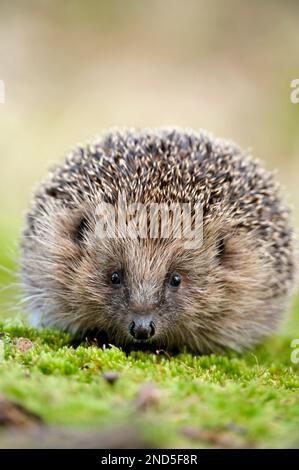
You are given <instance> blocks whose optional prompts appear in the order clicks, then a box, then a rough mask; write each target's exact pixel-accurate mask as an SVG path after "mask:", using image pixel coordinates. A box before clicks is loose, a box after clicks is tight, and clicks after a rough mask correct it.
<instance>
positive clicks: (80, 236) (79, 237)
mask: <svg viewBox="0 0 299 470" xmlns="http://www.w3.org/2000/svg"><path fill="white" fill-rule="evenodd" d="M88 229H89V222H88V220H87V218H86V217H84V216H83V217H82V218H81V220H80V221H79V223H78V225H77V227H76V230H75V233H74V238H75V241H76V242H77V243H79V244H81V243H82V242H83V241H84V238H85V234H86V232H87V231H88Z"/></svg>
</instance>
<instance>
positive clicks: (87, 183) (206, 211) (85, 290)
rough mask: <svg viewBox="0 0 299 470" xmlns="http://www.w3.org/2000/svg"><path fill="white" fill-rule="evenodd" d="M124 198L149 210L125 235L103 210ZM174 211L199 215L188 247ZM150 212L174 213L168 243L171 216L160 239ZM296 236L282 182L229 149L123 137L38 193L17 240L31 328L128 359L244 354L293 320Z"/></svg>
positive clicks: (199, 136)
mask: <svg viewBox="0 0 299 470" xmlns="http://www.w3.org/2000/svg"><path fill="white" fill-rule="evenodd" d="M120 195H121V201H124V199H126V204H127V206H126V208H127V207H132V206H133V207H135V208H136V207H137V206H136V204H137V205H140V206H141V207H142V208H145V210H143V211H142V216H141V215H140V213H139V219H138V223H135V225H134V224H133V225H132V224H131V226H130V227H129V222H132V220H133V222H134V215H136V214H134V213H133V214H132V213H130V214H122V216H123V215H124V219H123V220H122V222H124V224H122V227H121V228H120V227H119V225H120V224H118V223H119V222H120V219H121V217H122V216H121V215H120V214H119V213H118V215H116V216H115V217H112V215H113V214H112V213H111V211H109V210H108V209H107V208H114V209H116V206H117V205H118V204H119V201H120ZM173 204H175V207H179V208H180V210H179V211H178V213H179V215H182V213H183V207H188V208H189V212H188V215H189V219H188V220H189V222H190V224H189V226H188V227H189V229H188V230H186V233H185V234H183V235H182V233H179V232H180V231H179V230H175V229H178V228H181V223H182V219H180V218H179V219H178V218H177V217H174V213H173V212H172V211H171V207H172V205H173ZM153 205H154V206H155V207H158V208H159V207H160V205H163V208H164V209H165V207H166V209H167V208H168V209H169V213H170V214H172V215H171V216H169V217H168V219H167V224H166V226H167V227H168V226H169V225H171V224H172V226H171V228H170V230H168V232H167V233H166V235H167V236H165V233H164V232H163V233H162V231H161V226H160V225H159V224H160V223H161V221H162V219H163V217H164V216H165V211H164V212H163V211H161V213H159V214H158V217H157V218H156V225H155V227H156V228H157V230H156V231H155V233H154V236H151V234H152V232H151V231H149V226H148V222H149V219H150V214H151V212H150V211H149V210H148V208H149V207H151V206H153ZM103 207H105V210H103ZM122 207H123V206H122ZM99 208H101V210H99ZM199 209H200V210H199ZM123 212H124V211H123ZM166 212H167V210H166ZM108 213H109V214H110V216H109V217H108V216H107V214H108ZM115 213H117V211H115ZM199 213H200V217H195V215H196V214H199ZM105 214H106V215H105ZM111 214H112V215H111ZM164 218H165V217H164ZM198 220H199V222H198ZM135 222H136V221H135ZM141 222H142V224H141ZM195 222H197V223H196V224H195ZM112 225H113V230H112V229H111V227H112ZM195 225H196V227H195ZM114 226H117V230H114ZM141 226H142V233H141V232H140V231H138V229H139V228H140V227H141ZM186 226H187V224H186ZM104 227H105V230H104ZM132 227H133V229H134V230H133V229H132ZM125 229H126V230H125ZM116 232H117V233H116ZM191 232H192V233H193V241H194V240H195V238H196V242H194V243H186V241H187V242H188V240H189V238H188V237H189V235H191ZM199 233H200V234H201V237H199V236H198V237H195V235H196V234H199ZM194 234H195V235H194ZM178 235H181V236H178ZM294 238H295V237H294V231H293V229H292V227H291V223H290V211H289V209H288V207H287V205H286V204H285V202H284V201H283V199H282V198H281V196H280V187H279V185H278V183H276V182H275V181H274V177H273V174H272V173H270V172H268V171H266V170H265V169H264V168H263V166H262V165H261V164H260V162H259V161H258V160H255V159H253V158H252V157H251V155H249V154H248V153H247V152H244V151H242V150H240V148H239V147H238V146H237V145H236V144H234V143H233V142H231V141H228V140H224V139H219V138H214V137H213V135H211V134H209V133H207V132H206V131H199V132H194V131H191V130H186V131H185V130H184V131H183V130H180V129H179V128H162V129H156V130H148V129H145V130H134V129H133V130H125V131H120V130H113V131H110V132H108V133H107V134H105V135H104V136H103V137H101V138H98V139H97V140H95V141H94V142H92V143H89V144H86V145H79V146H77V147H76V148H75V149H74V151H73V152H71V153H70V154H69V155H68V156H67V158H66V159H65V161H64V162H63V163H62V164H60V165H58V166H56V167H55V168H53V169H52V170H51V171H50V173H49V175H48V177H47V179H46V180H45V181H44V182H43V183H42V184H41V186H40V187H39V188H38V189H37V191H36V193H35V195H34V198H33V201H32V204H31V207H30V209H29V211H28V213H27V216H26V226H25V229H24V231H23V235H22V242H21V269H20V273H21V282H22V286H23V292H24V294H23V298H24V301H25V302H26V303H27V305H28V312H29V315H30V319H31V321H32V322H33V324H34V325H36V326H42V327H52V328H58V329H60V330H63V331H67V332H69V333H71V334H72V335H74V336H75V337H79V338H81V339H84V338H86V337H89V336H90V335H92V337H97V338H101V341H102V343H103V344H113V345H116V346H117V347H120V348H123V349H124V350H131V349H143V348H149V349H154V350H165V351H172V350H173V351H189V352H192V353H195V354H209V353H218V352H219V353H222V352H224V351H228V350H235V351H243V350H246V349H248V348H250V347H253V346H254V345H255V344H257V343H258V342H260V341H261V340H262V339H263V338H264V337H266V336H267V335H269V334H271V333H272V332H273V331H274V330H275V329H276V328H277V327H278V326H279V324H280V322H281V320H282V319H283V317H284V315H283V313H284V311H285V310H286V308H287V306H288V302H289V299H290V295H291V293H292V290H293V286H294V279H295V270H296V269H295V268H296V266H295V264H296V263H295V242H294ZM190 240H191V236H190Z"/></svg>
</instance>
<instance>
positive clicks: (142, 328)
mask: <svg viewBox="0 0 299 470" xmlns="http://www.w3.org/2000/svg"><path fill="white" fill-rule="evenodd" d="M129 330H130V334H131V336H133V338H135V339H137V340H141V341H142V340H143V341H144V340H147V339H149V338H151V337H152V336H154V334H155V332H156V327H155V323H154V322H153V321H152V319H151V318H139V317H136V318H135V320H133V321H132V322H131V323H130V325H129Z"/></svg>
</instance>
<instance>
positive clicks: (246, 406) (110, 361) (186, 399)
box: [0, 320, 299, 447]
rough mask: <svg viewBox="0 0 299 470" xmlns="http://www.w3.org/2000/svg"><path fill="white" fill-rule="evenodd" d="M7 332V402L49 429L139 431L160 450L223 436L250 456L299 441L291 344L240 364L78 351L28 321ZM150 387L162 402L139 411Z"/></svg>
mask: <svg viewBox="0 0 299 470" xmlns="http://www.w3.org/2000/svg"><path fill="white" fill-rule="evenodd" d="M0 331H1V332H4V333H5V335H4V336H2V339H1V340H2V342H3V344H4V345H5V348H4V349H5V355H4V360H3V361H2V362H1V364H0V393H3V394H4V395H5V396H6V397H8V398H11V399H14V400H17V401H18V402H20V403H22V404H23V405H25V406H26V407H28V408H29V409H30V410H32V411H34V412H36V413H38V414H39V415H41V416H42V417H43V419H44V420H45V421H46V422H47V423H49V424H55V425H62V426H66V427H67V426H76V427H78V428H81V429H82V428H84V429H90V428H97V427H101V428H102V427H103V426H104V425H107V424H108V423H109V425H113V424H120V423H121V424H123V423H128V422H129V423H132V422H133V423H137V424H138V425H140V426H141V430H142V432H143V433H144V435H145V436H146V437H147V438H150V439H151V440H152V442H156V443H157V442H159V445H160V446H181V445H184V446H186V445H187V446H188V445H190V446H191V445H192V446H194V445H195V446H207V445H210V443H209V442H201V440H200V438H199V440H198V441H193V442H192V441H191V440H188V438H187V437H186V436H183V434H182V430H183V429H184V428H186V427H188V428H190V427H191V428H192V429H194V430H201V431H202V430H205V431H209V432H213V433H215V434H216V435H217V433H218V434H219V433H223V432H225V433H228V435H229V436H230V438H231V439H236V438H237V439H238V441H237V442H238V444H239V445H245V446H247V445H250V446H252V445H253V446H257V447H264V446H273V447H276V446H287V445H291V444H292V442H293V440H294V439H295V437H296V432H297V431H296V429H297V428H298V424H299V393H298V388H299V375H298V370H299V368H298V365H296V364H293V363H292V362H291V360H290V354H291V351H292V350H291V348H290V343H291V339H292V337H291V336H290V337H285V338H283V337H275V338H273V339H271V340H269V341H268V342H267V343H266V344H264V345H263V346H261V347H259V348H257V349H256V351H254V352H249V353H247V354H245V355H243V356H241V355H237V354H229V355H228V356H216V355H211V356H192V355H190V354H179V355H177V356H175V357H170V358H169V357H167V356H166V355H163V354H162V355H156V354H151V353H145V352H134V353H131V354H129V355H126V354H125V353H124V352H122V351H121V350H120V349H118V348H115V347H113V348H111V349H104V350H103V349H99V348H97V347H96V346H93V345H92V346H91V345H87V344H82V345H80V346H79V347H77V348H74V347H73V346H72V344H71V338H70V337H69V336H68V335H65V334H63V333H59V332H56V331H50V330H42V331H37V330H35V329H33V328H30V327H28V326H27V325H26V324H25V323H23V322H22V321H21V320H15V321H12V320H6V321H3V322H2V323H0ZM297 336H299V331H298V334H297ZM16 337H25V338H28V339H30V340H31V341H32V342H33V343H34V348H32V349H30V350H28V351H27V352H21V351H20V350H18V348H17V347H16V345H15V343H14V341H13V340H14V338H16ZM108 370H109V371H110V370H114V371H118V373H119V379H118V380H117V381H116V383H115V384H114V385H113V386H111V385H110V384H109V383H107V382H106V381H105V379H104V377H103V372H105V371H108ZM146 382H151V383H153V384H154V385H155V387H157V388H158V389H159V391H160V397H159V400H158V401H157V403H154V404H153V405H152V406H150V407H149V409H148V410H147V411H141V410H140V409H139V408H138V406H137V405H136V403H137V402H136V397H137V396H138V394H139V391H140V387H141V386H142V385H143V384H144V383H146ZM232 442H234V441H232Z"/></svg>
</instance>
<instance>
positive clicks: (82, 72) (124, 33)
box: [0, 0, 299, 237]
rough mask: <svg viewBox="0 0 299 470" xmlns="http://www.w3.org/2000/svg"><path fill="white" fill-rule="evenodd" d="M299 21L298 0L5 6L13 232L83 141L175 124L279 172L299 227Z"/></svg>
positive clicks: (4, 122) (5, 110) (1, 17)
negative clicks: (248, 153) (48, 178)
mask: <svg viewBox="0 0 299 470" xmlns="http://www.w3.org/2000/svg"><path fill="white" fill-rule="evenodd" d="M298 20H299V3H298V2H297V1H277V0H276V1H275V0H274V1H271V2H270V1H262V2H261V1H257V0H255V1H251V2H245V1H240V0H239V1H233V0H227V1H226V2H221V1H220V0H218V1H208V0H199V1H196V0H187V1H185V2H183V1H174V0H163V1H161V0H160V1H158V0H152V1H146V0H144V1H143V0H128V1H126V0H123V1H121V0H118V1H117V0H110V1H108V0H106V1H104V0H102V1H95V0H94V1H90V0H89V1H83V0H82V1H79V0H77V1H76V0H75V1H72V2H66V1H57V0H56V1H45V0H44V1H42V0H39V1H33V0H29V1H27V2H21V1H14V2H12V1H1V6H0V79H1V80H4V81H5V85H6V103H5V104H2V105H0V131H1V137H0V162H1V163H0V165H1V167H0V170H1V171H0V213H1V230H2V232H3V233H4V232H8V233H16V231H12V230H13V229H12V228H14V227H19V226H20V225H21V223H22V216H23V213H24V210H25V208H26V207H27V204H28V202H29V200H30V197H31V194H32V190H33V188H34V186H35V185H36V184H37V183H38V182H39V180H40V178H41V177H43V176H45V175H46V171H47V168H48V167H49V165H51V164H52V163H53V162H56V161H59V159H61V158H62V157H63V156H64V155H65V154H66V153H67V152H68V151H69V150H70V149H71V148H72V147H73V146H74V145H75V144H76V143H78V142H85V141H86V140H88V139H90V138H93V137H94V136H96V135H98V134H100V133H101V132H102V131H104V130H105V129H107V128H109V127H111V126H120V127H128V126H134V127H141V126H161V125H172V124H175V125H178V126H183V127H191V128H194V129H195V130H197V129H199V128H206V129H208V130H209V131H212V132H213V133H214V134H215V135H217V136H222V137H229V138H231V139H233V140H235V141H237V142H238V143H239V144H240V145H241V146H242V147H243V148H251V150H252V152H253V154H254V155H255V156H257V157H259V158H261V159H262V160H264V161H265V162H266V166H267V167H268V168H277V169H278V173H279V178H280V180H281V181H282V182H283V184H284V185H285V187H286V192H287V193H289V200H290V201H291V203H292V204H293V205H294V206H295V220H296V223H297V224H298V225H299V204H298V201H299V178H298V176H299V132H298V131H299V104H297V105H295V104H292V103H291V101H290V93H291V88H290V83H291V81H292V80H293V79H294V78H299V26H298V25H299V23H298ZM296 206H297V207H296ZM12 237H13V235H12Z"/></svg>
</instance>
